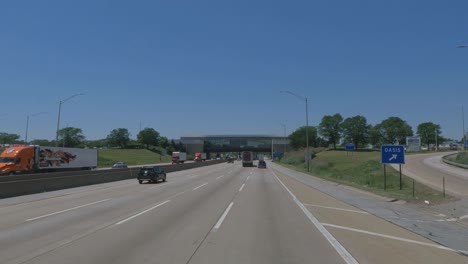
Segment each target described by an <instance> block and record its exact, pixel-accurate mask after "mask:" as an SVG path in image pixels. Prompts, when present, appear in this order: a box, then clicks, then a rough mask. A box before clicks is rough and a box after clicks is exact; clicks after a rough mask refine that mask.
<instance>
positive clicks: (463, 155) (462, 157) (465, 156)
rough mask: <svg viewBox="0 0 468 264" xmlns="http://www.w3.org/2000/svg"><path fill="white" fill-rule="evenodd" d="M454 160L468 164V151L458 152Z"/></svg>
mask: <svg viewBox="0 0 468 264" xmlns="http://www.w3.org/2000/svg"><path fill="white" fill-rule="evenodd" d="M453 161H455V162H457V163H460V164H465V165H468V152H467V151H464V152H460V153H458V154H457V155H456V156H455V159H454V160H453Z"/></svg>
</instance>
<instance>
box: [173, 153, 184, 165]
mask: <svg viewBox="0 0 468 264" xmlns="http://www.w3.org/2000/svg"><path fill="white" fill-rule="evenodd" d="M186 160H187V153H186V152H172V164H179V163H184V162H185V161H186Z"/></svg>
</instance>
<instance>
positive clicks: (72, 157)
mask: <svg viewBox="0 0 468 264" xmlns="http://www.w3.org/2000/svg"><path fill="white" fill-rule="evenodd" d="M97 161H98V154H97V150H96V149H79V148H61V147H40V146H26V147H10V148H7V149H5V150H4V151H3V152H2V154H1V155H0V175H14V174H24V173H39V172H55V171H67V170H91V169H95V168H96V167H97Z"/></svg>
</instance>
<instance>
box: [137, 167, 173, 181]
mask: <svg viewBox="0 0 468 264" xmlns="http://www.w3.org/2000/svg"><path fill="white" fill-rule="evenodd" d="M137 179H138V182H139V183H140V184H142V183H143V181H148V182H157V181H159V180H162V181H163V182H165V181H166V173H165V172H164V170H163V169H161V168H160V167H158V166H154V167H153V166H148V167H142V168H141V169H140V172H139V173H138V177H137Z"/></svg>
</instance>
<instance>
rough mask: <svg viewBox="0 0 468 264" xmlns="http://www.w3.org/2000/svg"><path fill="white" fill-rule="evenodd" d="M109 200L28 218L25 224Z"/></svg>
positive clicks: (105, 200)
mask: <svg viewBox="0 0 468 264" xmlns="http://www.w3.org/2000/svg"><path fill="white" fill-rule="evenodd" d="M109 200H110V198H109V199H104V200H101V201H97V202H92V203H88V204H83V205H80V206H75V207H73V208H68V209H65V210H62V211H58V212H54V213H50V214H46V215H41V216H38V217H34V218H29V219H27V220H26V222H30V221H34V220H37V219H41V218H45V217H48V216H53V215H57V214H61V213H66V212H69V211H73V210H76V209H80V208H83V207H86V206H90V205H94V204H98V203H103V202H107V201H109Z"/></svg>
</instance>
